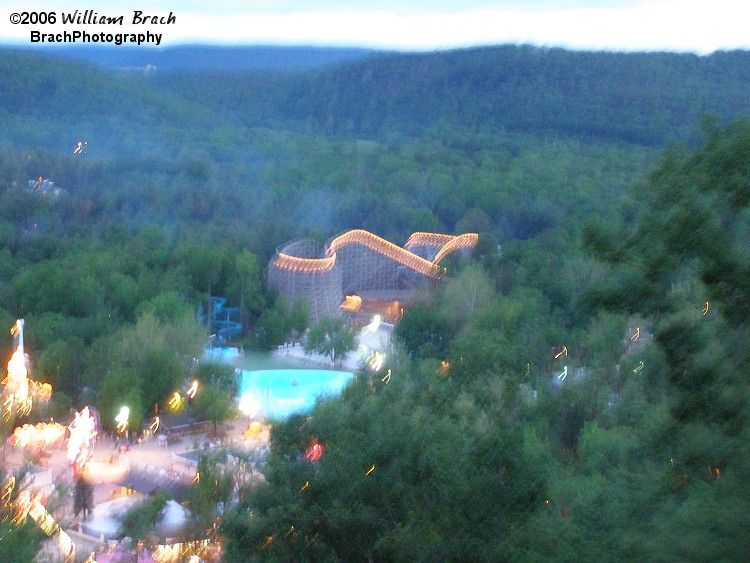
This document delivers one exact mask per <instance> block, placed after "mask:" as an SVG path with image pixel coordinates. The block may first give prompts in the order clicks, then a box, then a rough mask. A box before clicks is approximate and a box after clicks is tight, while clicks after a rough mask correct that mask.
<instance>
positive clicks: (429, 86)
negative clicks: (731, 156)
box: [157, 46, 750, 146]
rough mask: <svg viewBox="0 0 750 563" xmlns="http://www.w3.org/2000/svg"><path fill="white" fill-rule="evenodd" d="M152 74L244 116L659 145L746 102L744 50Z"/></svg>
mask: <svg viewBox="0 0 750 563" xmlns="http://www.w3.org/2000/svg"><path fill="white" fill-rule="evenodd" d="M157 83H159V84H161V85H162V86H163V87H164V88H166V89H168V90H169V91H170V92H173V93H176V92H179V93H180V94H181V95H183V96H185V97H187V98H190V99H193V100H195V101H199V102H200V103H201V105H204V104H206V105H209V106H210V105H214V104H219V105H221V107H224V108H231V110H232V111H235V113H236V114H237V115H238V117H239V118H240V119H241V120H243V121H245V122H246V123H248V124H252V125H263V126H272V125H279V124H290V123H297V124H302V125H303V126H304V127H305V128H307V129H310V128H313V129H316V130H319V131H321V132H324V133H328V134H335V135H346V136H354V137H378V136H381V135H384V134H387V132H388V131H392V132H393V131H396V132H400V133H402V134H406V135H409V136H419V135H421V134H423V133H424V132H425V131H428V130H431V129H432V130H434V129H436V128H438V129H440V128H442V129H446V130H452V131H455V132H457V133H459V134H462V135H463V134H476V133H482V134H490V135H491V134H493V132H497V131H506V132H524V133H532V134H539V135H558V136H570V135H573V136H577V137H580V138H584V139H585V138H596V139H604V140H614V141H619V142H628V143H633V144H639V145H649V146H662V145H664V144H667V143H670V142H674V141H684V140H690V139H694V138H696V137H699V136H700V134H699V123H700V120H701V117H702V116H703V115H704V114H706V113H715V114H717V115H719V116H720V117H722V118H726V117H730V116H733V115H736V114H738V113H748V112H750V95H748V92H750V52H747V51H729V52H717V53H714V54H712V55H709V56H697V55H692V54H676V53H612V52H580V51H568V50H565V49H557V48H555V49H547V48H537V47H526V46H523V47H518V46H499V47H483V48H473V49H459V50H450V51H438V52H431V53H384V54H377V55H373V56H369V57H366V58H360V59H355V60H351V61H345V62H342V63H341V64H338V65H335V66H332V67H329V68H320V69H316V70H314V71H310V72H307V73H296V74H286V75H284V74H274V75H273V76H269V75H266V74H258V73H255V72H252V71H246V72H240V73H232V74H229V73H222V72H221V71H206V72H205V73H202V74H200V75H199V74H197V73H191V72H189V71H185V72H175V73H164V74H162V75H160V76H159V77H158V78H157ZM219 88H220V91H219Z"/></svg>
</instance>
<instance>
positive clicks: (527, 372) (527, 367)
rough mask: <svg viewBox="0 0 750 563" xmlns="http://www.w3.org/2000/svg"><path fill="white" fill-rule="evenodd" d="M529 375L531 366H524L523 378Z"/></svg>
mask: <svg viewBox="0 0 750 563" xmlns="http://www.w3.org/2000/svg"><path fill="white" fill-rule="evenodd" d="M530 373H531V364H526V373H525V374H524V375H523V376H524V377H528V376H529V374H530Z"/></svg>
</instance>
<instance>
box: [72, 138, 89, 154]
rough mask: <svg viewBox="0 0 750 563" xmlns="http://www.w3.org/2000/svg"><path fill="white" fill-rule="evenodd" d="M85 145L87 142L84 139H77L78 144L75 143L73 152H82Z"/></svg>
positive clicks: (84, 149)
mask: <svg viewBox="0 0 750 563" xmlns="http://www.w3.org/2000/svg"><path fill="white" fill-rule="evenodd" d="M87 145H88V143H87V142H86V141H78V145H76V148H75V150H74V151H73V154H84V153H85V151H86V146H87Z"/></svg>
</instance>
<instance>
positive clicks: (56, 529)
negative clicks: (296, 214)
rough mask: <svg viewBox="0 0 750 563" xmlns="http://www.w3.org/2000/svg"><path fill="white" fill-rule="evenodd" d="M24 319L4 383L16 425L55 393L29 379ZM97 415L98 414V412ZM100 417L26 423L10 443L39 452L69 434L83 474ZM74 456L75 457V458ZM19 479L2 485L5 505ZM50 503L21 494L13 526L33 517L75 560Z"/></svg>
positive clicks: (15, 331)
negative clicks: (35, 403)
mask: <svg viewBox="0 0 750 563" xmlns="http://www.w3.org/2000/svg"><path fill="white" fill-rule="evenodd" d="M23 325H24V321H23V319H18V320H17V321H16V322H15V324H14V325H13V328H11V331H10V332H11V334H12V335H13V336H14V337H15V340H16V342H17V345H16V349H15V351H14V352H13V354H12V356H11V358H10V361H9V362H8V375H7V376H6V377H5V379H4V380H3V381H2V385H4V386H5V387H4V389H3V391H2V406H3V418H4V419H5V420H6V421H8V422H13V421H14V420H15V418H16V417H18V416H25V415H27V414H29V413H30V412H31V408H32V405H33V400H34V399H36V400H38V401H47V400H49V398H50V396H51V394H52V387H51V386H50V385H49V383H37V382H36V381H33V380H31V379H29V377H28V375H29V370H28V362H27V357H26V353H25V352H24V348H23ZM94 414H95V413H94ZM95 419H96V417H95V416H91V415H90V413H89V409H88V407H85V408H84V409H83V411H81V412H80V413H76V415H75V420H74V421H73V423H72V424H71V425H70V426H68V427H67V428H66V427H65V426H62V425H61V424H58V423H56V422H49V423H47V422H39V423H37V424H35V425H31V424H24V425H22V426H18V427H16V428H15V429H14V430H13V433H12V434H11V436H10V437H9V438H8V440H7V441H8V443H9V444H11V445H12V446H14V447H17V448H39V450H41V449H43V448H45V447H49V446H54V445H58V444H60V443H61V442H63V441H64V439H65V434H66V432H67V431H69V433H70V435H69V438H68V454H69V460H70V461H71V464H72V465H73V470H74V472H76V471H79V470H80V469H81V468H82V467H83V466H84V465H85V463H86V461H87V460H88V458H89V457H90V455H91V450H92V448H93V440H94V438H95V437H96V420H95ZM71 454H74V458H72V459H71V457H70V456H71ZM15 486H16V479H15V477H14V476H13V475H11V476H10V477H9V478H8V479H7V481H6V483H5V484H3V485H2V502H3V503H8V504H10V499H11V498H12V496H13V495H12V492H13V489H14V488H15ZM46 502H47V500H46V498H45V497H44V495H43V494H41V493H39V492H33V491H30V490H26V489H24V490H21V491H19V492H18V495H17V496H16V499H15V501H14V502H13V503H12V505H11V507H12V511H13V514H14V516H13V523H14V524H15V525H17V526H21V525H23V523H24V522H25V521H26V518H31V519H32V520H34V522H36V524H37V525H38V526H39V528H40V529H41V530H42V531H43V532H44V533H45V534H47V536H49V537H50V538H52V539H54V540H55V542H56V543H57V545H58V547H59V549H60V552H61V553H62V556H63V559H64V561H65V562H66V563H67V562H68V561H73V560H74V558H75V545H74V544H73V541H72V540H71V538H70V536H68V534H66V533H65V531H64V530H63V529H62V528H61V527H60V525H59V524H58V523H57V522H56V521H55V519H54V518H53V517H52V515H51V514H50V513H49V512H47V509H46V508H45V504H46Z"/></svg>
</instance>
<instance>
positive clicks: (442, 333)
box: [393, 303, 451, 358]
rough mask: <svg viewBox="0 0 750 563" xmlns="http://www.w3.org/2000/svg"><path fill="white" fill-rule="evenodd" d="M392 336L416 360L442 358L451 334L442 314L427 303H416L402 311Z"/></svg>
mask: <svg viewBox="0 0 750 563" xmlns="http://www.w3.org/2000/svg"><path fill="white" fill-rule="evenodd" d="M393 334H394V336H395V337H396V338H398V340H399V341H400V342H401V343H403V344H404V346H405V347H406V350H407V352H409V354H411V355H413V356H415V357H417V358H427V357H433V358H438V357H443V356H444V354H445V349H446V344H447V340H448V338H449V335H450V334H451V331H450V328H449V323H448V321H447V320H446V319H445V317H444V315H443V312H442V311H441V310H439V309H438V308H437V307H436V306H434V305H431V304H428V303H417V304H415V305H413V306H411V307H409V308H408V309H406V311H404V316H403V318H402V319H401V321H400V322H399V323H398V325H396V329H395V330H394V333H393Z"/></svg>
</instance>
